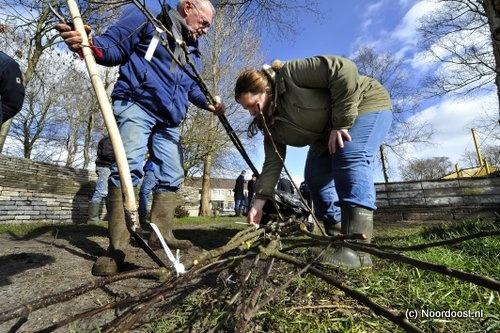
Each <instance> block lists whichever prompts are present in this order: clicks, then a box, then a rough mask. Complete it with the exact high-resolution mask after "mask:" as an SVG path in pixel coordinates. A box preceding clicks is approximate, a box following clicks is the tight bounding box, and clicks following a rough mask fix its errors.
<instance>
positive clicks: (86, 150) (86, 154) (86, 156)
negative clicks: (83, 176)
mask: <svg viewBox="0 0 500 333" xmlns="http://www.w3.org/2000/svg"><path fill="white" fill-rule="evenodd" d="M93 127H94V113H93V112H92V111H91V112H90V113H89V117H88V118H87V127H86V128H85V138H84V141H83V168H84V169H87V168H88V166H89V164H90V146H91V142H92V128H93Z"/></svg>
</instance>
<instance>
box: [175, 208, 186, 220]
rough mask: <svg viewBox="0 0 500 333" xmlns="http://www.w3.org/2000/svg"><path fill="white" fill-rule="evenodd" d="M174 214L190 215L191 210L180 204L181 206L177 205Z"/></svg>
mask: <svg viewBox="0 0 500 333" xmlns="http://www.w3.org/2000/svg"><path fill="white" fill-rule="evenodd" d="M174 216H175V217H177V218H181V217H188V216H189V212H188V210H187V209H186V208H184V207H183V206H181V205H179V206H177V207H175V212H174Z"/></svg>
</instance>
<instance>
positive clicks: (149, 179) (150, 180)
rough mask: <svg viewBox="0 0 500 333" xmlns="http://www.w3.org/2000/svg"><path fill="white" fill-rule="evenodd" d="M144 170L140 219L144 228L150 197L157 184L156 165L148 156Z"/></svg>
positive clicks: (140, 199) (140, 193) (140, 196)
mask: <svg viewBox="0 0 500 333" xmlns="http://www.w3.org/2000/svg"><path fill="white" fill-rule="evenodd" d="M142 170H143V171H144V177H143V178H142V184H141V189H140V190H139V221H140V223H141V226H142V228H143V229H144V228H145V226H146V225H147V216H148V197H149V194H150V193H151V192H152V191H153V189H154V187H155V186H156V177H155V167H154V164H153V162H152V161H151V159H149V158H148V160H147V161H146V163H145V164H144V167H143V168H142Z"/></svg>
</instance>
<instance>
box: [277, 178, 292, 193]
mask: <svg viewBox="0 0 500 333" xmlns="http://www.w3.org/2000/svg"><path fill="white" fill-rule="evenodd" d="M276 189H278V190H280V191H283V192H287V193H290V194H295V190H294V189H293V184H292V182H291V181H290V179H288V178H285V177H281V178H280V179H279V180H278V185H277V186H276Z"/></svg>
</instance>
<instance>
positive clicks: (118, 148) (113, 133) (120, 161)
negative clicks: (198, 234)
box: [67, 0, 139, 231]
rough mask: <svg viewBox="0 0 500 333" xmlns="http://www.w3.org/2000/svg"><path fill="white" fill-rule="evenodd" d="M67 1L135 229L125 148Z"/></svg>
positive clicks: (75, 13) (76, 11)
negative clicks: (79, 38)
mask: <svg viewBox="0 0 500 333" xmlns="http://www.w3.org/2000/svg"><path fill="white" fill-rule="evenodd" d="M67 2H68V7H69V11H70V13H71V17H72V20H73V24H74V26H75V29H76V31H78V32H79V33H80V34H81V35H82V38H83V43H82V46H83V47H82V51H83V57H84V59H85V64H86V66H87V70H88V72H89V75H90V79H91V81H92V86H93V87H94V91H95V93H96V95H97V100H98V102H99V106H100V108H101V112H102V116H103V118H104V123H105V125H106V128H107V129H108V133H109V136H110V138H111V144H112V145H113V152H114V153H115V160H116V164H117V166H118V173H119V175H120V182H121V189H122V195H123V206H124V210H125V221H126V223H127V227H128V228H130V229H132V231H135V230H136V229H138V228H139V219H138V216H137V205H136V203H135V197H134V189H133V187H132V178H131V177H130V169H129V166H128V163H127V156H126V155H125V149H124V148H123V142H122V138H121V137H120V132H119V131H118V126H117V125H116V121H115V117H114V115H113V110H112V108H111V103H110V102H109V99H108V95H107V94H106V89H105V88H104V84H103V83H102V80H101V77H100V76H99V72H98V70H97V64H96V61H95V58H94V54H93V53H92V50H91V49H90V48H89V42H88V36H87V32H86V31H85V28H84V26H83V20H82V17H81V15H80V10H79V9H78V5H77V3H76V1H75V0H67Z"/></svg>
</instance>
